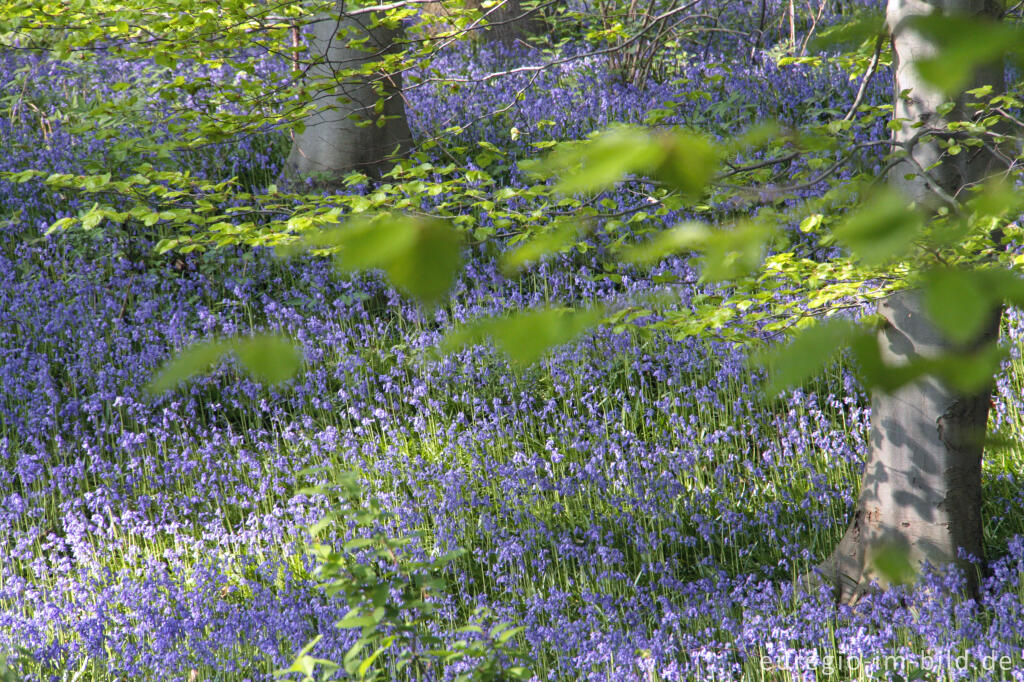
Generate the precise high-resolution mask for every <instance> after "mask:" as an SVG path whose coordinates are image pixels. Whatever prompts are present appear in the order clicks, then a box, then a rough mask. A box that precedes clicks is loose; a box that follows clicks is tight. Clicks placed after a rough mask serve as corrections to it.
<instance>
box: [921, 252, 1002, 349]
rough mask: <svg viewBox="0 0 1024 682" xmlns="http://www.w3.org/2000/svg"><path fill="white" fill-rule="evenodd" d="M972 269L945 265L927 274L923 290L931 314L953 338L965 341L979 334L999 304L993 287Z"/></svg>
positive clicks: (926, 307)
mask: <svg viewBox="0 0 1024 682" xmlns="http://www.w3.org/2000/svg"><path fill="white" fill-rule="evenodd" d="M981 280H982V278H981V277H980V276H978V274H977V273H974V272H972V271H970V270H960V269H956V268H942V269H938V270H931V271H929V272H928V273H926V274H925V279H924V284H923V287H922V288H923V290H924V303H925V309H926V310H927V312H928V317H929V319H931V321H932V322H933V323H934V324H935V326H936V327H938V328H939V330H940V331H941V332H942V333H943V334H945V335H946V337H947V338H949V340H951V341H953V342H954V343H957V344H965V343H969V342H970V341H973V340H974V339H976V338H978V335H979V334H980V333H981V330H982V328H983V327H984V326H985V323H986V322H987V321H989V320H990V319H991V318H992V313H993V310H994V308H995V306H994V304H993V303H992V301H991V300H990V298H989V295H990V293H993V292H991V291H990V290H988V289H986V288H985V287H984V286H983V285H982V281H981Z"/></svg>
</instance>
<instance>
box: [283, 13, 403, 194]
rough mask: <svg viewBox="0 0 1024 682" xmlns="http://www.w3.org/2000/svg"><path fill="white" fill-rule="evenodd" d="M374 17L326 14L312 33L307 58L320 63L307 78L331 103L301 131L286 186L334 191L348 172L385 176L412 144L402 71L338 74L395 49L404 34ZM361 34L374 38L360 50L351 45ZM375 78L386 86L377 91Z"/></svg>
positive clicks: (319, 97)
mask: <svg viewBox="0 0 1024 682" xmlns="http://www.w3.org/2000/svg"><path fill="white" fill-rule="evenodd" d="M343 5H344V2H343V1H339V2H338V5H337V7H338V12H339V13H342V12H343ZM370 21H371V19H370V16H369V15H367V14H364V15H361V16H356V17H346V16H345V15H344V14H340V16H339V15H336V16H324V17H321V18H320V19H319V20H318V21H316V22H315V23H313V25H312V26H311V27H310V30H309V31H308V32H307V34H306V39H307V40H308V41H309V55H310V57H311V58H313V59H317V60H318V61H317V63H315V64H313V65H312V66H311V67H310V68H309V69H308V71H307V72H306V76H305V78H306V82H307V83H308V87H309V88H310V89H311V90H312V91H314V92H316V93H317V94H316V95H315V96H316V98H317V100H318V101H319V102H323V104H324V105H325V107H324V108H323V109H322V110H320V111H319V112H317V113H314V114H312V115H311V116H309V117H308V118H307V120H306V121H305V124H306V128H305V130H304V131H303V132H301V133H295V136H294V138H293V141H292V149H291V153H290V154H289V155H288V159H287V161H286V163H285V170H284V178H283V179H284V182H285V184H286V185H293V184H301V183H302V182H303V181H305V180H306V179H307V178H312V179H313V181H314V185H315V187H316V188H318V189H334V188H337V187H339V186H340V181H341V179H342V178H343V177H344V176H345V175H346V174H347V173H349V172H350V171H360V172H363V173H366V174H367V175H369V176H371V177H380V176H381V175H382V174H383V173H384V172H386V171H387V170H388V169H389V168H391V166H392V165H393V164H394V160H395V159H396V158H398V157H400V156H401V155H403V154H404V153H405V152H407V151H408V150H409V148H410V147H411V145H412V134H411V133H410V131H409V123H408V120H407V119H406V114H405V102H404V100H403V99H402V93H401V87H402V84H401V76H400V75H398V74H385V73H380V72H378V73H374V74H372V75H369V76H362V75H360V76H345V75H339V73H340V72H341V71H343V70H349V69H358V68H360V67H361V66H363V65H365V64H369V63H373V62H376V61H379V60H380V58H381V57H382V56H383V55H385V54H386V53H388V52H390V51H391V50H393V49H394V46H395V40H396V39H397V38H399V37H400V33H399V32H398V31H394V30H390V29H387V28H384V27H379V26H378V27H374V28H370V27H369V25H370ZM360 38H368V40H366V42H365V44H363V45H361V46H359V47H350V46H349V43H350V42H351V41H353V40H355V39H360ZM318 58H322V60H320V59H318ZM324 79H330V81H333V83H332V86H331V87H330V88H327V89H326V90H325V89H324V83H325V82H330V81H325V80H324ZM375 83H377V84H382V85H383V94H380V93H378V92H377V91H376V90H375V89H374V84H375ZM382 98H383V109H382V110H380V111H377V110H376V109H375V106H376V105H377V102H378V100H380V99H382ZM324 100H326V101H324ZM381 119H383V121H382V120H381ZM360 122H362V123H363V124H364V125H360ZM367 123H368V125H366V124H367Z"/></svg>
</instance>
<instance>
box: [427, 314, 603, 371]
mask: <svg viewBox="0 0 1024 682" xmlns="http://www.w3.org/2000/svg"><path fill="white" fill-rule="evenodd" d="M603 315H604V309H603V308H601V307H600V306H595V307H592V308H587V309H583V310H571V309H566V308H539V309H534V310H526V311H520V312H516V313H513V314H511V315H506V316H502V317H490V318H483V319H479V320H476V321H474V322H470V323H468V324H465V325H461V326H459V327H456V328H455V329H453V330H452V331H450V332H448V334H446V335H445V337H444V339H442V340H441V344H440V350H441V352H442V353H452V352H454V351H457V350H458V349H460V348H462V347H463V346H466V345H471V344H477V343H483V342H485V341H487V340H488V339H490V340H493V341H494V342H495V344H496V345H497V346H498V348H499V349H501V350H502V351H504V352H505V353H506V354H508V356H509V358H511V360H512V361H513V362H514V363H515V364H517V365H520V366H525V365H529V364H531V363H533V362H536V361H537V360H538V359H540V358H541V357H542V356H543V355H544V354H545V353H546V352H547V351H548V350H550V349H551V348H553V347H555V346H560V345H562V344H565V343H568V342H570V341H572V340H573V339H575V338H576V337H577V336H579V335H580V334H582V333H583V332H585V331H586V330H588V329H590V328H591V327H594V326H596V325H597V324H598V323H599V322H600V321H601V318H602V317H603Z"/></svg>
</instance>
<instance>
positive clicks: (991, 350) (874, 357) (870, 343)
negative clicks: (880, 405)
mask: <svg viewBox="0 0 1024 682" xmlns="http://www.w3.org/2000/svg"><path fill="white" fill-rule="evenodd" d="M850 345H851V348H852V349H853V356H854V359H855V360H856V362H857V368H858V374H859V375H860V378H861V383H863V384H864V385H865V386H866V387H867V388H870V389H878V390H880V391H883V392H886V393H892V392H893V391H895V390H897V389H898V388H900V387H902V386H905V385H907V384H910V383H912V382H914V381H916V380H917V379H920V378H921V377H924V376H935V377H939V378H940V379H942V380H943V381H945V382H946V383H947V384H949V385H950V386H951V387H952V388H954V389H956V390H958V391H961V392H963V393H971V392H973V391H977V390H979V389H982V388H984V387H985V386H986V385H987V384H989V383H990V382H991V381H992V377H993V376H995V373H996V372H997V371H998V370H999V365H1000V363H1001V362H1002V361H1003V359H1004V358H1005V357H1006V355H1007V350H1006V349H1005V348H1001V347H1000V346H999V345H998V344H995V343H990V344H987V345H985V346H984V347H982V348H979V349H978V350H975V351H972V352H968V353H948V354H945V355H942V356H940V357H935V358H919V359H917V360H914V361H912V362H910V363H907V364H904V365H891V364H888V363H886V362H885V361H884V360H883V359H882V353H881V349H880V348H879V344H878V340H877V339H876V338H874V337H870V336H863V337H856V338H854V339H853V341H852V342H851V344H850Z"/></svg>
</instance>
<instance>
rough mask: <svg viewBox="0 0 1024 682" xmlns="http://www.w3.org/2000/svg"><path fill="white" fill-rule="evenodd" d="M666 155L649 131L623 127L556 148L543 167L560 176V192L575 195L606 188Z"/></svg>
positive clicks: (558, 187) (650, 165)
mask: <svg viewBox="0 0 1024 682" xmlns="http://www.w3.org/2000/svg"><path fill="white" fill-rule="evenodd" d="M663 158H664V151H663V150H662V149H661V148H660V147H659V146H658V145H657V144H656V143H655V141H654V140H653V139H652V138H651V137H650V135H648V134H647V133H646V132H643V131H641V130H638V129H636V128H630V127H621V128H613V129H611V130H608V131H605V132H603V133H601V134H599V135H598V136H596V137H594V138H593V139H590V140H587V141H585V142H577V143H572V144H570V145H566V146H561V147H558V148H556V150H555V151H554V152H553V153H552V154H551V155H550V156H549V157H548V158H547V159H545V161H544V162H543V163H542V168H544V169H547V170H549V171H552V172H554V173H557V174H558V175H559V176H560V177H561V180H560V181H559V183H558V185H557V186H556V189H557V191H559V192H562V193H563V194H573V193H576V192H596V191H600V190H603V189H607V188H609V187H612V186H613V185H615V184H616V183H617V182H619V181H621V180H622V179H623V177H624V176H626V175H628V174H629V173H634V172H637V171H640V170H642V169H648V168H651V167H653V166H655V165H656V164H657V163H659V162H660V161H661V160H662V159H663Z"/></svg>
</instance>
